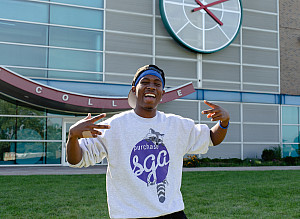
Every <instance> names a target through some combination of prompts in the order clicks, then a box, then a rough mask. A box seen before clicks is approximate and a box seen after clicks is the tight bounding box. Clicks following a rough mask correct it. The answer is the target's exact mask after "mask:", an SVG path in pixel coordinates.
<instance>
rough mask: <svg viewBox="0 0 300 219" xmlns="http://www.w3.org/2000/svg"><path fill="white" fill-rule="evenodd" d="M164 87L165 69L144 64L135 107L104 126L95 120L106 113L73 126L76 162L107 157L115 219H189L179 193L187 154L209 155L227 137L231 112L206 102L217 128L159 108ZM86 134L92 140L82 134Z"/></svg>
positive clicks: (132, 96) (132, 100) (132, 99)
mask: <svg viewBox="0 0 300 219" xmlns="http://www.w3.org/2000/svg"><path fill="white" fill-rule="evenodd" d="M164 86H165V76H164V72H163V70H161V69H159V68H158V67H157V66H155V65H147V66H144V67H142V68H140V69H138V71H137V72H136V74H135V77H134V79H133V82H132V88H131V90H130V93H129V98H128V99H129V104H130V105H131V106H132V107H133V110H130V111H126V112H122V113H120V114H118V115H115V116H113V117H112V118H110V119H107V120H106V121H104V122H103V123H101V124H94V123H95V122H97V121H98V120H100V119H102V118H104V117H105V114H101V115H98V116H95V117H93V118H91V115H90V114H89V115H88V116H87V117H86V118H85V119H83V120H80V121H79V122H78V123H76V124H74V125H73V126H72V127H71V128H70V132H69V138H68V142H67V156H68V162H69V163H70V164H71V166H73V167H87V166H90V165H95V164H96V163H98V162H101V160H102V159H103V158H104V157H106V158H107V161H108V168H107V174H106V183H107V185H106V187H107V201H108V208H109V214H110V217H111V218H173V219H181V218H186V216H185V214H184V212H183V209H184V203H183V199H182V195H181V192H180V187H181V177H182V163H183V156H184V155H185V154H187V153H190V154H204V153H206V152H207V150H208V147H209V146H213V145H217V144H220V143H221V142H222V141H223V139H224V138H225V135H226V132H227V128H228V126H229V114H228V112H227V111H226V110H224V109H223V108H221V107H219V106H218V105H216V104H212V103H209V102H207V101H205V102H204V103H206V104H207V105H208V106H209V107H211V109H208V110H204V111H202V113H203V114H207V117H209V118H211V120H212V121H219V123H217V124H216V125H215V126H214V127H213V128H212V129H209V128H208V126H207V125H200V124H197V125H195V124H194V121H193V120H191V119H187V118H183V117H180V116H177V115H174V114H164V113H163V112H159V111H157V106H158V104H159V102H160V100H161V98H162V96H163V95H164V92H165V91H164ZM99 129H100V130H101V131H99ZM85 133H90V134H91V136H90V137H91V138H83V137H85ZM79 139H80V140H79Z"/></svg>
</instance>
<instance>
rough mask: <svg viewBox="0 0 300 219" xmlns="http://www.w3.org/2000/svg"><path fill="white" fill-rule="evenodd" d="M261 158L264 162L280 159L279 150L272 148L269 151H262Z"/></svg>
mask: <svg viewBox="0 0 300 219" xmlns="http://www.w3.org/2000/svg"><path fill="white" fill-rule="evenodd" d="M261 158H262V159H263V160H264V161H273V160H280V159H281V148H280V147H273V148H270V149H264V150H263V152H262V155H261Z"/></svg>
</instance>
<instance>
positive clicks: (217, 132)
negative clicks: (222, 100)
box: [202, 100, 230, 145]
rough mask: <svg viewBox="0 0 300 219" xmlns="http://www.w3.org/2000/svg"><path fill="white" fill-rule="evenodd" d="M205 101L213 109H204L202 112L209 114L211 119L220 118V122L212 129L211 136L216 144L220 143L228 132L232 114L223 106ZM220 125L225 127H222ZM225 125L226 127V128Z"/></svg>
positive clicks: (208, 116)
mask: <svg viewBox="0 0 300 219" xmlns="http://www.w3.org/2000/svg"><path fill="white" fill-rule="evenodd" d="M204 103H205V104H206V105H207V106H209V107H210V108H211V109H208V110H203V111H202V114H207V118H211V121H218V120H220V124H219V123H218V124H216V125H215V126H214V127H212V128H211V129H210V137H211V140H212V142H213V144H214V145H218V144H220V143H221V142H222V141H223V140H224V138H225V136H226V133H227V127H228V125H229V120H230V116H229V113H228V112H227V111H226V110H225V109H223V108H222V107H220V106H218V105H216V104H213V103H210V102H208V101H206V100H204ZM220 125H221V126H222V127H223V128H222V127H220ZM224 127H225V128H224Z"/></svg>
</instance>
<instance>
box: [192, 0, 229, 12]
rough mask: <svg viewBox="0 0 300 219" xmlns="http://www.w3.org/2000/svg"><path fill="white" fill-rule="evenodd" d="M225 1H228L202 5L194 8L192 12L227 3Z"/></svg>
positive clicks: (220, 0)
mask: <svg viewBox="0 0 300 219" xmlns="http://www.w3.org/2000/svg"><path fill="white" fill-rule="evenodd" d="M227 1H229V0H219V1H215V2H212V3H209V4H207V5H203V6H201V7H199V8H194V9H193V10H192V12H195V11H200V10H201V9H204V8H208V7H211V6H214V5H217V4H220V3H223V2H227Z"/></svg>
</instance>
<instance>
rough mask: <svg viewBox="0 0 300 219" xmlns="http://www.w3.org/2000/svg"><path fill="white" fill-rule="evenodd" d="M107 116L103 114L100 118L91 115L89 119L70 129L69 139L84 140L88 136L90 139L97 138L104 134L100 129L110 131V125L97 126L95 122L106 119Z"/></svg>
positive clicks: (80, 121) (86, 118)
mask: <svg viewBox="0 0 300 219" xmlns="http://www.w3.org/2000/svg"><path fill="white" fill-rule="evenodd" d="M105 116H106V114H105V113H102V114H100V115H98V116H95V117H93V118H92V117H91V114H90V113H89V114H88V116H87V117H85V118H84V119H81V120H79V121H78V122H76V123H75V124H74V125H72V126H71V127H70V131H69V137H70V138H82V137H87V135H90V136H89V137H91V138H92V137H93V138H96V137H97V135H101V134H102V133H101V132H100V131H99V130H98V129H109V128H110V126H109V125H96V124H95V122H97V121H98V120H100V119H102V118H104V117H105Z"/></svg>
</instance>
